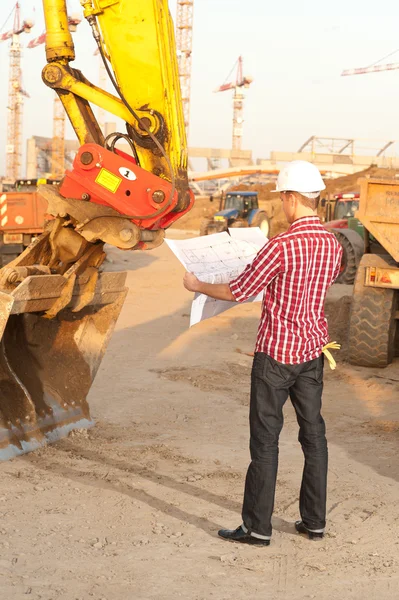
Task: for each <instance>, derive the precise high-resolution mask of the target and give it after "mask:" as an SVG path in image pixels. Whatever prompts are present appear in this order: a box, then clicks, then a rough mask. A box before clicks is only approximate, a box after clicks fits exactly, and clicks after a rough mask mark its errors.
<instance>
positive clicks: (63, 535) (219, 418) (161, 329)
mask: <svg viewBox="0 0 399 600" xmlns="http://www.w3.org/2000/svg"><path fill="white" fill-rule="evenodd" d="M170 235H171V237H173V236H183V235H184V234H183V233H181V232H176V231H175V232H174V233H171V234H170ZM109 255H110V258H111V259H112V261H113V262H112V263H109V264H108V268H110V269H112V270H121V269H122V270H127V271H128V285H129V288H130V291H129V295H128V297H127V300H126V303H125V306H124V308H123V312H122V314H121V317H120V319H119V322H118V324H117V327H116V331H115V333H114V335H113V337H112V339H111V342H110V344H109V348H108V351H107V353H106V356H105V358H104V361H103V363H102V366H101V369H100V371H99V373H98V376H97V378H96V380H95V383H94V386H93V388H92V390H91V392H90V397H89V400H90V405H91V408H92V414H93V416H94V418H95V419H96V422H97V424H96V426H95V427H94V428H93V429H91V430H89V431H81V432H77V433H74V434H72V435H71V436H70V437H69V438H67V439H65V440H62V441H61V442H58V443H56V444H54V445H52V446H49V447H47V448H45V449H41V450H39V451H37V452H35V453H32V454H29V455H25V456H23V457H20V458H17V459H14V460H12V461H9V462H6V463H2V464H1V465H0V470H1V478H2V486H1V492H0V517H1V522H0V590H1V591H0V597H1V598H2V599H3V598H4V600H22V599H24V598H29V599H32V600H91V599H93V600H101V599H102V600H130V599H132V600H176V598H184V599H185V600H210V599H215V600H227V599H231V598H234V599H235V600H244V599H245V600H247V599H248V598H267V599H268V600H304V599H307V598H317V599H318V600H336V599H337V598H342V599H343V600H363V599H365V598H367V600H377V599H378V600H397V598H398V597H399V537H398V534H397V531H398V525H399V490H398V480H399V463H398V461H397V455H398V446H399V444H398V436H399V402H398V398H399V393H398V392H399V360H398V359H397V360H396V361H395V362H394V364H392V365H391V366H390V367H388V368H387V369H376V370H371V369H364V368H357V367H352V366H350V365H348V364H347V363H345V361H344V358H345V343H346V340H345V336H346V333H347V324H348V314H349V308H350V295H351V288H350V287H348V286H339V285H336V286H333V288H332V289H331V290H330V293H329V299H328V302H327V307H326V309H327V314H328V316H329V320H330V327H331V337H332V339H338V340H339V341H341V342H342V343H343V349H342V351H341V356H340V358H339V359H338V360H339V365H338V368H337V370H336V371H335V372H332V371H331V372H330V371H329V370H328V371H327V372H326V377H325V393H324V417H325V419H326V422H327V428H328V439H329V452H330V471H329V497H328V532H327V535H326V536H325V538H324V540H322V541H319V542H310V541H309V540H307V539H304V538H303V537H301V536H299V535H298V534H296V533H295V530H294V526H293V522H294V520H295V519H297V518H298V516H299V515H298V492H299V485H300V478H301V470H302V461H303V459H302V453H301V450H300V446H299V444H298V442H297V425H296V422H295V417H294V413H293V409H292V407H291V406H290V405H289V404H288V403H287V405H286V410H285V427H284V430H283V434H282V438H281V444H280V470H279V480H278V486H277V495H276V507H275V517H274V522H273V525H274V533H273V538H272V543H271V545H270V547H268V548H254V547H246V546H242V547H241V546H239V545H234V544H231V543H227V542H224V541H222V540H220V539H218V537H217V530H218V529H219V528H220V527H232V528H234V527H236V526H237V525H239V524H240V507H241V499H242V492H243V485H244V477H245V472H246V467H247V464H248V460H249V451H248V396H249V394H248V391H249V377H250V368H251V357H250V356H248V354H249V353H251V352H252V350H253V346H254V340H255V334H256V327H257V320H258V316H259V309H260V305H258V304H252V305H244V306H237V307H236V308H234V309H233V310H231V311H229V312H227V313H224V314H222V315H219V316H218V317H217V318H214V319H212V320H209V321H206V322H204V323H201V324H199V325H197V326H195V327H194V328H192V329H190V330H189V329H188V323H189V310H190V302H191V294H189V293H188V292H186V291H185V290H184V289H183V287H182V285H181V278H182V275H183V269H182V268H181V266H180V265H179V264H178V263H177V261H176V260H175V258H174V257H173V256H172V254H171V252H170V251H169V249H168V248H167V247H166V245H163V246H162V247H161V248H158V249H157V250H155V251H153V252H151V253H146V254H144V253H142V254H140V253H130V254H129V253H123V252H120V251H117V250H111V251H110V253H109ZM60 368H62V365H60Z"/></svg>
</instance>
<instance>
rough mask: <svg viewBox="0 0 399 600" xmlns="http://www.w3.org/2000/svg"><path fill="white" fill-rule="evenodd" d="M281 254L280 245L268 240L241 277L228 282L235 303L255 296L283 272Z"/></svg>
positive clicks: (275, 241)
mask: <svg viewBox="0 0 399 600" xmlns="http://www.w3.org/2000/svg"><path fill="white" fill-rule="evenodd" d="M281 254H282V252H281V247H280V243H279V242H278V241H277V240H270V242H268V243H266V244H265V245H264V246H263V248H262V249H261V250H260V251H259V252H258V254H257V255H256V256H255V258H254V260H253V261H252V263H250V264H249V265H247V266H246V267H245V269H244V271H243V272H242V273H241V275H239V276H238V277H236V278H235V279H233V280H232V281H230V284H229V285H230V290H231V293H232V294H233V296H234V298H235V300H236V302H244V301H245V300H248V298H251V297H252V296H256V295H257V294H259V292H261V291H262V290H263V289H264V288H265V287H267V286H268V285H269V284H270V283H271V281H273V279H274V278H275V277H277V275H278V274H279V273H281V272H282V271H283V265H282V257H281Z"/></svg>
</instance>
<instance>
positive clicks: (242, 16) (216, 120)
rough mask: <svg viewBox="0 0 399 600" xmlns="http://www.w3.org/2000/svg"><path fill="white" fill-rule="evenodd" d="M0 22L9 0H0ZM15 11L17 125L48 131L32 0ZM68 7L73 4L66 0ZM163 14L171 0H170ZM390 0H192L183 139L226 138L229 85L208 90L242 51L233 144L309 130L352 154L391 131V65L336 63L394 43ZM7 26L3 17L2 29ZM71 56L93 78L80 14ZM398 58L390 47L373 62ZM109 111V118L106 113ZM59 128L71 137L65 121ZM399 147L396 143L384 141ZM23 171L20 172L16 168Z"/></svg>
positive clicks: (395, 10) (2, 115)
mask: <svg viewBox="0 0 399 600" xmlns="http://www.w3.org/2000/svg"><path fill="white" fill-rule="evenodd" d="M0 4H1V7H0V27H1V26H2V25H3V23H4V21H5V20H6V18H7V16H8V14H9V13H10V11H11V9H12V7H13V5H14V4H15V0H1V3H0ZM20 4H21V10H22V16H23V17H25V18H32V16H33V18H34V20H35V23H36V24H35V27H34V28H33V30H32V33H31V34H30V35H21V42H22V43H23V45H24V47H25V49H24V52H23V59H22V60H23V84H24V87H25V89H26V90H27V92H28V93H29V94H30V96H31V97H30V99H26V100H25V105H24V118H23V132H24V146H25V140H26V139H27V138H29V137H31V136H32V135H45V136H51V134H52V99H53V96H52V92H51V90H49V89H48V88H46V86H45V85H44V84H43V83H42V81H41V69H42V67H43V66H44V64H45V57H44V47H43V46H42V47H38V48H35V49H27V48H26V45H27V43H28V42H29V40H30V39H31V38H32V37H36V36H38V35H40V34H41V33H42V31H43V30H44V20H43V15H42V5H41V2H40V0H20ZM68 4H69V12H70V13H72V12H80V3H79V2H78V0H69V2H68ZM169 4H170V9H171V12H172V15H174V14H175V11H176V0H170V2H169ZM398 17H399V5H398V3H397V1H396V0H380V1H379V2H378V3H376V2H375V1H374V0H346V1H344V0H335V1H334V2H327V0H322V1H320V0H318V1H316V0H303V2H300V3H298V2H297V0H280V2H265V0H194V27H193V55H192V84H191V85H192V92H191V114H190V133H189V136H190V137H189V145H190V146H202V147H214V148H230V147H231V135H232V93H231V92H224V93H219V94H215V93H213V90H214V89H215V88H216V87H217V86H219V85H221V84H222V83H223V82H224V81H225V79H226V76H227V75H228V73H229V72H230V71H231V68H232V67H233V65H234V63H235V61H236V60H237V57H238V56H239V55H242V56H243V60H244V73H245V74H246V75H249V76H251V77H252V78H253V83H252V85H251V87H250V89H248V90H246V92H245V95H246V98H245V105H244V120H245V122H244V135H243V148H244V149H250V150H252V152H253V154H254V157H256V158H268V157H269V154H270V151H272V150H281V151H296V150H298V148H299V147H300V146H301V145H302V143H303V142H304V141H305V140H306V139H308V138H309V137H310V136H312V135H318V136H323V137H342V138H361V139H362V140H366V141H362V142H360V143H359V146H358V147H359V150H358V152H359V154H360V153H364V154H367V153H369V154H372V149H373V148H374V147H376V145H378V144H377V142H369V141H368V140H380V141H381V142H382V143H381V144H380V146H382V145H383V142H384V141H388V140H399V118H398V116H397V106H398V103H399V70H398V71H388V72H385V73H378V74H369V75H362V76H354V77H341V76H340V73H341V72H342V70H343V69H347V68H352V67H363V66H368V65H370V64H373V63H375V62H376V61H378V60H379V59H381V58H382V57H384V56H385V55H388V54H389V53H391V52H393V51H395V50H396V49H397V48H399V36H398V34H397V22H398ZM9 28H11V23H10V24H9V25H8V26H7V27H6V28H5V30H7V29H9ZM74 41H75V47H76V56H77V59H76V61H75V62H74V63H72V64H73V66H75V67H77V68H79V69H80V70H82V71H83V73H84V75H85V76H86V77H87V78H88V79H89V80H92V81H93V83H95V84H97V83H98V57H94V56H93V55H92V54H93V51H94V48H95V45H94V41H93V40H92V37H91V32H90V29H89V26H88V24H87V23H86V22H82V24H81V25H80V26H79V27H78V31H77V33H76V34H74ZM8 46H9V42H2V43H0V72H1V81H2V83H3V85H1V86H0V142H1V143H0V174H2V173H4V163H5V145H6V124H7V93H8ZM395 61H398V62H399V52H397V53H396V54H394V55H393V56H391V57H389V58H388V59H387V60H386V61H382V62H395ZM109 120H114V119H112V117H111V118H110V119H109ZM67 137H69V138H73V137H74V134H73V132H72V130H70V129H68V131H67ZM392 151H393V152H395V153H397V152H399V144H397V145H396V146H395V148H394V149H393V150H392ZM22 175H23V174H22Z"/></svg>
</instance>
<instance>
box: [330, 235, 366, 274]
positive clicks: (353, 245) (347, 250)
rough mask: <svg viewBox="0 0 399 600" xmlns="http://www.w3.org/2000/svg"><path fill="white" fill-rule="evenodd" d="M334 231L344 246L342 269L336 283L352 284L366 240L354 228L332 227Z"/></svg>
mask: <svg viewBox="0 0 399 600" xmlns="http://www.w3.org/2000/svg"><path fill="white" fill-rule="evenodd" d="M331 231H332V233H333V234H334V235H335V237H336V238H337V240H338V241H339V243H340V244H341V246H342V249H343V254H342V262H341V271H340V274H339V275H338V277H337V280H336V283H344V284H346V285H351V284H352V283H353V282H354V281H355V277H356V271H357V269H358V266H359V263H360V260H361V258H362V255H363V253H364V241H363V240H362V238H361V237H360V235H359V234H358V233H356V231H353V230H352V229H343V230H341V231H340V230H338V229H332V230H331Z"/></svg>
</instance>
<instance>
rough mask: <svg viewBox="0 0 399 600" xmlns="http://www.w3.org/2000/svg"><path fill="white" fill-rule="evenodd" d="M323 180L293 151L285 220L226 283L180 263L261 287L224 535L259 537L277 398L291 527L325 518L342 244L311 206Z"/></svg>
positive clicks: (245, 289)
mask: <svg viewBox="0 0 399 600" xmlns="http://www.w3.org/2000/svg"><path fill="white" fill-rule="evenodd" d="M324 189H325V185H324V182H323V180H322V178H321V175H320V173H319V171H318V169H317V168H316V167H315V166H314V165H313V164H311V163H308V162H306V161H300V160H298V161H293V162H291V163H289V164H288V165H287V166H286V167H285V168H283V169H282V170H281V171H280V173H279V176H278V180H277V188H276V190H274V191H276V192H279V193H280V199H281V201H282V203H283V211H284V214H285V216H286V218H287V221H288V223H289V224H290V228H289V229H288V231H287V232H286V233H282V234H280V235H277V236H276V237H274V238H272V239H271V240H270V241H268V242H267V243H266V244H265V246H264V247H263V248H262V249H261V250H260V252H259V253H258V254H257V256H256V257H255V259H254V260H253V262H252V263H251V264H250V265H248V266H247V267H246V269H245V270H244V271H243V273H242V274H241V275H239V276H238V277H237V278H236V279H234V280H233V281H231V282H230V283H229V284H210V283H203V282H201V281H199V280H198V279H197V278H196V277H195V276H194V275H193V274H191V273H186V274H185V277H184V286H185V287H186V289H187V290H189V291H192V292H200V293H203V294H206V295H208V296H210V297H212V298H217V299H219V300H230V301H237V302H243V301H244V300H247V299H248V298H250V297H252V296H255V295H256V294H258V293H259V292H260V291H262V290H264V296H263V304H262V315H261V319H260V323H259V328H258V335H257V341H256V348H255V356H254V361H253V367H252V374H251V402H250V435H251V437H250V451H251V464H250V465H249V468H248V472H247V477H246V482H245V493H244V503H243V508H242V519H243V523H242V525H240V526H239V527H238V528H237V529H234V530H226V529H222V530H220V531H219V536H221V537H222V538H224V539H226V540H230V541H235V542H243V543H247V544H256V545H263V546H268V545H269V544H270V539H271V534H272V525H271V517H272V513H273V506H274V494H275V487H276V477H277V467H278V440H279V435H280V431H281V429H282V427H283V406H284V403H285V402H286V400H287V398H288V396H289V397H290V399H291V402H292V404H293V406H294V409H295V412H296V416H297V420H298V424H299V441H300V443H301V445H302V450H303V453H304V456H305V465H304V470H303V477H302V486H301V491H300V500H299V508H300V514H301V520H300V521H297V522H296V523H295V526H296V529H297V531H298V532H299V533H303V534H306V535H307V536H308V537H309V539H315V538H322V537H323V535H324V528H325V525H326V488H327V441H326V437H325V425H324V421H323V418H322V416H321V413H320V410H321V397H322V389H323V362H324V361H323V359H324V357H323V347H324V346H325V345H326V344H327V342H328V340H329V338H328V329H327V321H326V318H325V316H324V300H325V296H326V293H327V290H328V288H329V286H330V285H331V284H332V283H333V281H334V280H335V279H336V277H337V276H338V274H339V270H340V264H341V258H342V249H341V246H340V245H339V243H338V242H337V240H336V238H335V236H334V235H333V234H331V233H329V232H328V231H327V230H326V229H324V227H323V226H322V224H321V223H320V219H319V218H318V216H317V206H318V202H319V199H320V192H321V190H324Z"/></svg>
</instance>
